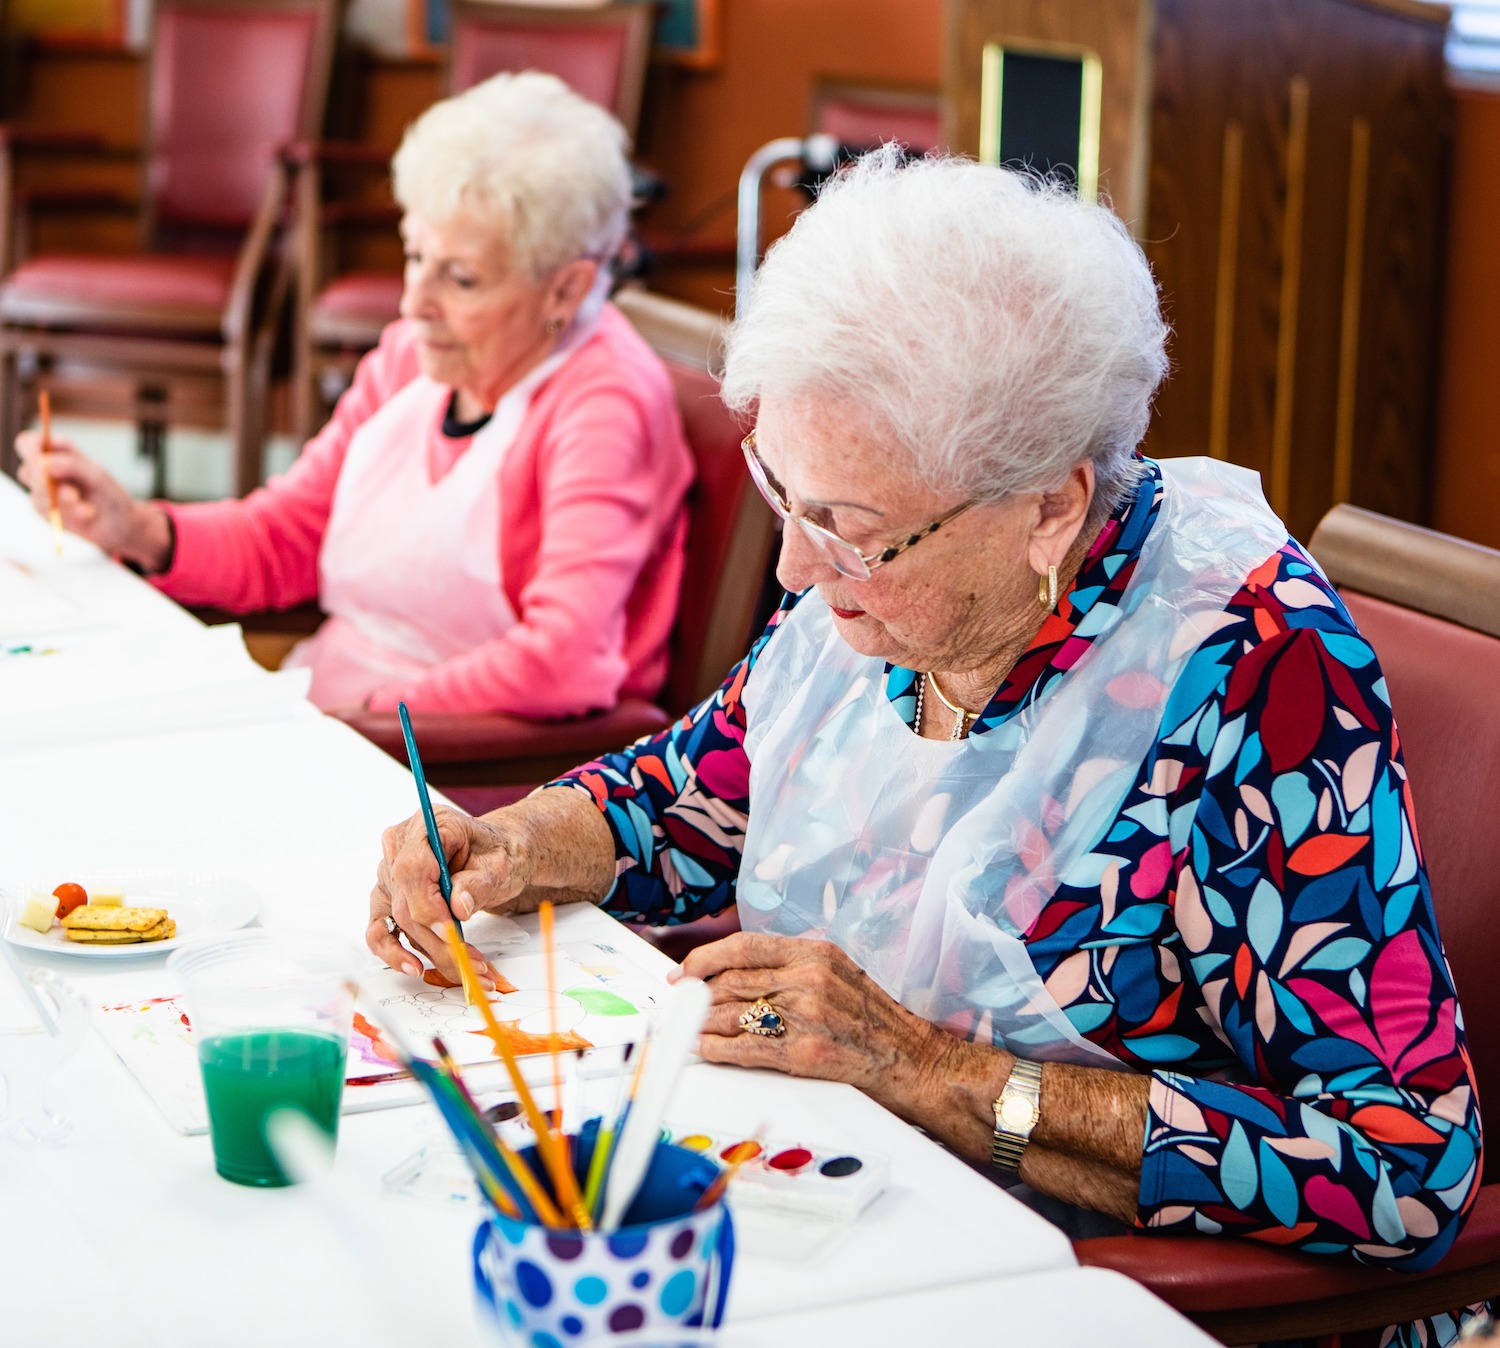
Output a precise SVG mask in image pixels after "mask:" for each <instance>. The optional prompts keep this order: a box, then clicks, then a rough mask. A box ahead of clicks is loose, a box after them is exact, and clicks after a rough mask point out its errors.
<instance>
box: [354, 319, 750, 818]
mask: <svg viewBox="0 0 1500 1348" xmlns="http://www.w3.org/2000/svg"><path fill="white" fill-rule="evenodd" d="M616 303H618V304H619V306H620V308H621V309H622V310H624V312H625V314H626V315H627V316H628V317H629V318H630V320H631V322H632V323H634V324H635V326H636V328H637V330H638V331H639V332H640V333H641V334H642V336H644V337H645V338H646V340H647V341H648V342H649V343H650V344H651V347H652V349H653V350H655V351H656V353H657V354H658V355H659V356H661V358H662V359H663V360H664V361H665V362H666V365H667V368H668V370H669V371H670V372H671V376H672V381H673V383H674V385H675V387H676V390H677V402H678V406H679V407H680V409H681V411H682V419H683V424H684V426H685V428H686V431H687V440H688V445H689V447H690V449H691V450H692V453H693V459H694V462H695V464H696V467H697V481H696V483H695V485H694V488H693V494H692V497H691V500H690V502H689V508H690V512H691V518H690V524H689V537H688V554H687V571H686V578H685V580H684V584H683V594H682V603H681V606H680V609H679V613H678V620H677V628H676V631H675V633H674V636H673V639H672V649H671V665H670V670H669V673H668V678H667V686H666V688H665V690H664V691H663V695H662V697H661V699H660V701H659V703H651V702H644V701H625V702H622V703H620V704H619V705H618V706H616V707H615V708H614V709H613V710H612V711H607V712H602V713H600V714H599V715H596V716H587V717H582V718H579V719H577V720H572V721H552V722H546V721H527V720H523V719H521V718H520V717H517V716H503V715H445V714H441V713H436V712H422V713H418V714H417V715H414V716H413V717H412V723H413V726H414V728H415V731H416V736H417V743H418V744H419V745H420V747H421V750H422V763H423V766H424V767H425V769H426V771H427V776H428V778H429V779H430V780H431V781H432V782H433V783H434V785H437V786H439V787H442V788H443V789H445V790H448V791H450V793H451V794H453V795H454V796H455V799H459V800H460V801H461V802H462V803H463V804H465V805H466V806H467V807H468V808H470V809H473V810H476V811H478V810H480V809H489V808H493V807H494V806H495V805H496V804H500V803H503V801H504V800H505V799H506V798H509V799H515V798H516V796H517V795H520V794H524V792H525V790H526V789H527V788H528V787H529V786H530V785H533V784H535V783H537V782H543V781H546V780H547V779H548V778H549V777H552V776H555V775H556V774H557V773H559V772H563V771H565V770H566V769H568V768H570V767H573V766H575V765H577V764H578V763H582V762H586V761H587V760H588V759H590V758H592V757H594V756H596V755H597V754H600V753H604V752H607V751H609V750H611V749H618V748H622V747H623V746H624V745H626V744H628V743H630V741H632V740H634V739H637V738H638V737H639V736H641V735H648V734H654V733H655V732H656V731H658V730H661V729H663V728H665V727H666V726H667V725H669V724H670V723H671V720H672V717H674V716H676V715H679V714H680V713H682V712H684V711H686V710H687V709H688V708H689V707H691V706H693V705H694V704H696V703H697V702H699V701H701V700H702V699H703V698H705V697H707V696H708V695H709V694H710V693H711V692H713V690H714V689H715V688H717V687H718V686H719V684H720V683H721V682H722V681H723V679H724V676H725V675H726V674H727V673H728V672H729V670H730V668H731V667H732V666H733V665H734V663H735V661H736V660H738V659H739V658H740V657H741V656H742V655H743V654H744V653H745V651H746V649H747V648H748V645H749V641H750V638H751V635H752V633H751V631H750V627H751V623H752V622H753V620H754V615H755V610H756V605H757V603H758V600H759V597H760V590H761V584H762V581H763V579H764V576H765V570H766V563H767V560H768V559H769V557H770V553H771V546H772V543H773V541H774V539H775V534H776V528H775V519H774V517H773V516H772V514H771V512H770V510H769V509H767V507H766V505H765V502H764V501H762V500H761V499H760V495H759V493H758V492H756V491H755V490H754V489H753V488H752V487H751V485H750V478H749V475H748V474H747V473H746V472H745V461H744V458H743V456H742V455H741V453H740V437H741V434H742V431H741V428H740V426H739V425H738V424H737V422H736V420H735V418H734V417H733V416H732V415H731V414H730V413H729V412H728V411H727V410H726V409H725V407H724V405H723V403H721V402H720V401H719V396H718V385H717V383H716V382H715V379H714V375H713V371H714V370H715V369H716V368H717V362H718V358H719V346H720V341H721V331H722V324H721V320H719V319H718V318H717V317H716V316H714V315H712V314H709V313H706V312H704V311H703V310H701V309H695V308H693V307H691V306H690V305H686V304H680V303H678V302H677V301H675V300H669V299H664V298H662V297H661V296H658V295H651V294H648V293H646V292H645V291H640V290H625V291H621V292H620V294H619V295H618V296H617V297H616ZM344 719H345V720H346V721H348V723H349V724H350V725H352V726H353V727H354V728H355V729H357V730H359V731H360V732H361V733H362V734H364V735H366V736H367V737H368V738H370V739H372V740H374V741H375V743H377V744H379V745H380V746H381V748H383V749H385V750H386V751H387V752H388V753H390V754H391V755H392V756H393V757H395V758H397V759H400V760H401V761H403V762H404V761H405V751H404V749H403V747H402V742H401V730H400V726H399V725H398V724H397V721H396V717H395V716H394V714H392V713H390V712H369V711H361V712H353V713H350V714H348V715H347V716H346V717H345V718H344ZM476 788H479V789H478V790H476ZM507 788H509V789H507Z"/></svg>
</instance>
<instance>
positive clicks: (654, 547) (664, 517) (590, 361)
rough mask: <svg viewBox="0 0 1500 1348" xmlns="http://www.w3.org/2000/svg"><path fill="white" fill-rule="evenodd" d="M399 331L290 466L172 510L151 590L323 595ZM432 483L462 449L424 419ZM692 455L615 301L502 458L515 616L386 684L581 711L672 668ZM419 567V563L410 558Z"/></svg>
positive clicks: (277, 602)
mask: <svg viewBox="0 0 1500 1348" xmlns="http://www.w3.org/2000/svg"><path fill="white" fill-rule="evenodd" d="M419 369H420V367H419V365H418V359H417V349H416V336H415V333H414V332H413V330H412V328H411V327H410V325H409V324H407V323H406V322H404V321H403V322H397V323H393V324H391V326H390V327H388V328H387V329H386V330H385V332H384V334H383V335H382V337H381V341H380V345H379V346H378V347H377V348H376V349H375V350H374V351H372V352H370V354H369V355H367V356H366V357H365V358H364V360H362V361H361V362H360V365H359V369H358V371H357V372H356V374H355V377H354V383H353V385H352V386H351V387H350V389H349V391H348V392H347V393H345V394H344V396H343V397H342V398H341V399H339V403H338V406H337V407H336V408H335V410H334V414H333V418H332V420H330V421H329V423H328V425H327V426H325V427H324V428H323V430H322V431H320V432H319V433H318V435H316V436H315V437H314V438H313V439H311V440H309V441H308V443H307V446H306V447H305V448H304V449H303V451H302V454H301V455H300V456H299V458H298V459H297V461H296V463H295V464H293V465H292V468H291V470H290V471H289V472H287V473H286V474H285V475H284V476H281V477H278V478H273V479H272V480H271V482H270V483H269V484H267V485H266V486H265V487H263V488H261V489H260V490H258V491H255V492H252V493H251V494H250V495H249V496H247V497H245V499H244V500H240V501H214V502H209V503H205V504H198V505H170V504H166V503H163V504H164V506H165V508H166V509H167V510H168V511H169V512H170V513H171V515H172V519H173V523H174V525H175V527H176V530H177V551H176V555H175V557H174V558H173V562H172V567H171V569H170V570H169V571H167V572H165V573H164V574H162V575H161V576H158V577H157V578H156V584H157V585H158V586H159V587H160V588H161V589H162V590H163V591H165V592H166V593H167V594H169V595H171V596H172V597H173V598H174V599H177V600H179V601H181V602H182V603H187V604H214V605H218V606H221V607H224V608H228V609H232V610H235V611H238V612H250V611H254V610H259V609H274V608H287V607H290V606H292V605H294V604H299V603H303V602H305V601H307V600H310V599H314V598H316V597H317V593H318V554H319V550H320V548H321V546H322V541H323V534H324V530H325V528H326V526H327V523H328V514H329V508H330V506H331V503H332V500H333V493H334V487H335V484H336V483H337V481H338V476H339V471H340V469H341V467H342V465H343V462H344V455H345V452H346V451H347V450H348V447H349V441H350V438H351V437H352V436H353V434H354V431H355V429H356V428H357V427H358V426H359V425H360V424H361V423H362V422H364V421H365V420H366V419H367V418H368V417H370V416H371V415H372V414H373V413H374V412H375V411H376V409H377V408H379V407H380V406H381V404H382V403H384V402H385V401H386V400H387V399H388V398H389V397H391V395H392V394H394V393H395V392H396V391H397V390H398V389H400V388H401V387H402V386H403V385H405V384H406V383H407V382H408V381H410V380H411V379H412V378H413V377H415V376H416V375H417V374H418V373H419ZM427 440H428V443H427V444H426V446H417V445H413V446H412V452H413V453H422V452H425V453H426V455H427V456H428V463H429V466H430V470H431V471H432V473H433V475H434V480H436V478H437V477H438V476H439V475H441V474H442V473H444V472H446V471H447V470H448V468H450V467H451V466H452V464H453V463H454V462H455V461H456V460H457V458H458V456H459V455H460V454H461V453H463V451H464V450H466V449H467V448H468V444H469V442H468V441H467V440H458V441H455V440H451V439H447V438H446V437H444V436H443V435H442V434H441V428H440V425H434V426H433V427H432V429H431V432H430V434H429V435H428V437H427ZM692 476H693V465H692V459H691V457H690V455H689V452H688V448H687V444H686V442H685V440H684V439H683V433H682V423H681V419H680V418H679V416H678V412H677V405H676V402H675V399H674V397H673V391H672V385H671V380H670V378H669V376H668V374H667V371H666V369H665V367H664V366H663V365H662V363H661V361H660V360H658V359H657V357H656V355H655V354H654V353H653V352H652V351H651V349H650V348H649V347H648V346H647V345H646V344H645V342H644V341H642V340H641V338H640V337H639V336H638V335H637V334H636V332H635V330H634V329H633V328H632V327H631V326H630V323H629V321H628V320H627V319H626V318H625V317H624V316H623V315H622V314H621V313H620V312H619V311H618V310H617V309H615V308H614V306H613V305H606V306H605V309H604V313H603V315H602V317H601V320H600V323H599V326H598V328H597V330H596V331H595V332H594V334H593V336H592V337H590V338H589V339H588V341H586V342H585V343H584V344H583V345H582V346H581V347H579V348H578V350H577V351H575V352H574V353H573V355H572V356H571V357H570V358H569V359H568V360H567V362H566V363H565V364H564V365H563V366H562V367H561V368H560V369H559V370H558V371H557V372H556V373H555V374H554V375H553V376H552V377H551V378H550V379H548V380H547V381H546V382H545V383H544V384H543V385H542V386H541V387H540V388H539V389H538V390H537V391H536V393H535V395H534V396H533V398H532V401H531V404H530V406H529V408H528V409H527V412H526V415H525V417H524V419H523V420H522V422H521V426H520V428H519V429H518V431H517V433H516V437H515V440H514V442H513V443H512V444H511V446H510V448H509V450H508V451H507V452H506V455H505V459H504V462H503V464H502V465H501V469H500V500H501V524H500V539H499V542H498V547H499V552H500V574H501V577H502V583H503V585H504V589H505V593H506V597H507V598H508V599H509V600H510V603H511V606H512V608H514V610H515V612H516V614H517V617H518V619H519V621H518V622H517V623H516V625H515V626H514V627H512V628H511V629H510V630H509V631H507V632H506V633H505V634H504V635H503V636H501V637H498V638H496V639H495V640H493V641H488V642H485V643H484V644H483V645H481V646H479V647H477V648H475V649H474V650H471V651H469V652H468V653H466V654H464V655H461V656H459V657H457V658H456V659H453V660H448V661H445V662H443V663H441V664H437V665H434V666H432V668H430V669H429V670H427V671H425V672H424V673H423V674H421V675H420V676H418V677H416V678H412V679H409V680H406V681H403V682H401V683H399V684H395V685H391V686H388V687H384V688H381V689H379V690H378V691H377V692H376V693H375V695H374V696H373V697H372V698H371V699H370V706H372V707H374V708H377V709H393V708H394V707H395V705H396V703H397V701H398V700H404V701H406V702H407V703H408V704H409V705H410V706H411V707H412V708H414V709H416V708H421V709H423V710H428V711H503V712H512V713H516V714H518V715H523V716H533V717H542V718H546V717H564V716H576V715H581V714H583V713H585V712H589V711H594V710H599V709H601V708H606V707H610V706H613V705H614V703H615V702H616V700H617V699H619V698H620V697H625V696H637V697H651V696H653V695H654V694H655V693H656V692H657V691H658V690H659V689H660V687H661V684H662V681H663V679H664V678H665V676H666V667H667V639H668V637H669V636H670V634H671V630H672V624H673V621H674V619H675V617H676V610H677V594H678V589H679V586H680V584H681V580H682V570H683V549H684V544H685V540H686V531H687V518H686V513H685V510H684V504H683V503H684V497H685V495H686V493H687V489H688V486H689V484H690V483H691V481H692ZM411 562H412V565H413V566H414V567H419V566H421V564H422V559H421V558H419V557H414V558H412V559H411Z"/></svg>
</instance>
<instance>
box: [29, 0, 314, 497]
mask: <svg viewBox="0 0 1500 1348" xmlns="http://www.w3.org/2000/svg"><path fill="white" fill-rule="evenodd" d="M339 9H340V5H339V0H159V3H158V4H157V6H156V12H155V28H154V37H153V41H152V44H151V57H150V60H149V62H148V63H147V66H146V70H145V79H146V96H145V98H144V100H143V103H144V106H145V108H146V118H145V128H144V132H143V138H142V150H141V154H140V162H141V189H140V196H139V199H138V200H137V201H133V202H129V201H122V200H115V199H113V198H109V197H106V196H104V195H103V194H100V193H82V194H80V193H76V192H74V193H61V194H59V193H53V194H47V195H43V194H30V195H28V194H26V193H25V192H24V191H19V190H18V184H17V183H16V182H15V181H14V179H13V169H14V168H15V166H16V162H17V160H18V159H19V158H20V157H22V156H23V154H24V153H25V152H27V151H30V150H36V151H38V152H45V153H46V154H48V155H49V156H51V157H56V156H57V155H59V154H64V153H66V154H71V155H89V154H101V153H103V154H106V155H108V154H110V152H109V151H108V150H106V148H105V147H103V146H102V145H100V144H98V143H96V142H91V141H88V140H86V139H84V138H79V137H56V136H46V135H36V134H28V133H27V132H25V131H24V130H22V129H19V128H10V129H8V130H7V132H6V133H5V134H4V136H3V137H0V173H3V175H4V177H3V187H0V191H3V192H4V194H5V195H4V196H3V197H0V203H3V204H4V206H5V207H6V208H7V210H6V214H5V217H4V218H3V219H0V269H3V270H4V272H5V279H4V283H3V285H0V361H3V384H4V386H3V388H0V402H3V407H0V452H3V453H4V454H5V455H7V456H9V455H11V454H12V453H13V451H12V447H11V446H12V441H13V440H14V438H15V434H16V431H17V430H18V429H19V427H20V425H21V424H22V423H23V420H24V416H25V414H26V413H27V412H28V411H29V409H30V407H31V404H32V400H33V397H34V392H35V390H36V388H37V386H38V385H39V384H40V385H45V386H46V387H48V388H50V389H51V390H52V392H53V396H54V398H55V399H56V400H57V401H58V402H59V403H60V404H61V405H62V406H64V407H68V406H70V405H71V406H73V407H77V408H80V409H85V410H89V411H104V412H113V413H114V414H115V415H126V416H131V417H132V418H134V419H135V420H136V421H137V423H138V424H139V425H140V426H141V428H142V434H143V440H144V442H145V445H146V447H147V448H148V450H149V449H152V448H155V449H157V450H158V451H159V449H160V438H161V434H162V431H163V430H164V428H165V426H166V425H167V424H169V423H172V422H176V421H184V420H186V421H194V422H198V423H202V422H204V421H208V422H210V423H213V424H218V423H219V422H220V421H221V420H222V422H223V423H225V424H227V425H228V428H229V432H230V438H231V441H232V443H233V451H234V456H235V477H236V485H237V487H238V489H239V490H240V491H241V492H244V491H247V490H249V489H250V488H251V487H253V486H255V485H256V484H257V483H258V482H259V480H260V476H261V462H260V455H261V444H262V440H263V438H264V431H265V418H264V408H265V404H266V385H267V380H268V374H269V361H270V348H271V340H272V333H273V325H274V322H275V319H276V314H277V310H278V307H279V305H278V296H279V294H280V293H284V289H285V277H284V272H285V268H284V267H278V266H276V265H273V264H274V263H275V261H276V254H277V235H278V231H279V227H280V224H281V221H282V217H283V215H284V211H285V204H286V191H287V188H286V181H285V176H284V171H283V169H282V166H281V160H280V155H279V151H280V150H281V148H282V147H283V146H284V145H286V144H288V143H291V142H293V141H297V140H299V139H302V140H305V139H307V138H309V137H311V136H315V135H317V134H318V133H319V131H320V130H321V127H322V123H323V112H324V107H325V103H326V100H327V94H328V78H329V71H330V68H331V65H332V60H333V50H334V41H335V38H336V34H337V24H338V15H339ZM118 155H119V152H118V151H114V152H113V156H114V157H118ZM11 203H14V204H15V205H16V207H17V218H16V219H15V220H12V219H11V218H10V216H9V211H8V207H9V205H10V204H11ZM48 209H54V210H56V209H64V210H75V211H76V210H79V209H95V210H114V211H116V212H118V211H128V212H131V213H134V214H136V215H137V216H138V218H139V221H140V249H139V251H138V252H136V253H134V254H131V255H127V256H78V255H62V254H51V255H49V254H41V255H37V256H28V255H27V241H28V238H29V235H30V229H29V224H30V220H31V217H32V216H34V215H36V214H38V213H41V212H45V211H46V210H48ZM6 466H8V467H13V466H14V465H13V464H12V463H7V465H6Z"/></svg>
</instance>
